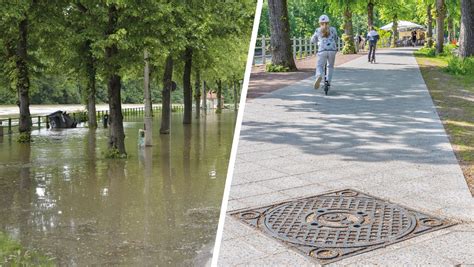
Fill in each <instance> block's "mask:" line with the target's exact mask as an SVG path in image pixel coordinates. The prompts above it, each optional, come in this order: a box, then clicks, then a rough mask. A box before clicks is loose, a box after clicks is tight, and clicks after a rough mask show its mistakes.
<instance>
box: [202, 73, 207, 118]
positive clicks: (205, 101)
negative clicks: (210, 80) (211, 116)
mask: <svg viewBox="0 0 474 267" xmlns="http://www.w3.org/2000/svg"><path fill="white" fill-rule="evenodd" d="M206 87H207V85H206V81H203V82H202V110H203V111H204V115H207V91H206V90H207V89H206Z"/></svg>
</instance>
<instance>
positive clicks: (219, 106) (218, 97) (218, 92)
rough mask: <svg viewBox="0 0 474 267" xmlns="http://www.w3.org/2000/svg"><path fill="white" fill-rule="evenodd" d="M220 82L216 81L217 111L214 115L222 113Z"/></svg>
mask: <svg viewBox="0 0 474 267" xmlns="http://www.w3.org/2000/svg"><path fill="white" fill-rule="evenodd" d="M221 97H222V81H221V80H220V79H219V80H217V109H216V113H222V99H221Z"/></svg>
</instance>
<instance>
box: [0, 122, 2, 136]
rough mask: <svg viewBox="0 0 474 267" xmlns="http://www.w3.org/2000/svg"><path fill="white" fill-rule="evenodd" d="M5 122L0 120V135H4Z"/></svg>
mask: <svg viewBox="0 0 474 267" xmlns="http://www.w3.org/2000/svg"><path fill="white" fill-rule="evenodd" d="M2 124H3V122H2V121H0V136H3V125H2Z"/></svg>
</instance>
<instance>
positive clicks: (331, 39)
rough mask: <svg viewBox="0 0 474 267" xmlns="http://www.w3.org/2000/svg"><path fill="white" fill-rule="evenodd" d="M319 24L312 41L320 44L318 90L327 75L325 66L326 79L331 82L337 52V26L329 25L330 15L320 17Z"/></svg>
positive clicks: (316, 82)
mask: <svg viewBox="0 0 474 267" xmlns="http://www.w3.org/2000/svg"><path fill="white" fill-rule="evenodd" d="M319 26H320V27H319V28H317V29H316V31H315V32H314V34H313V36H312V37H311V43H317V44H318V62H317V65H316V80H315V81H314V89H316V90H317V89H319V86H320V85H321V80H322V78H323V75H325V74H324V67H325V66H327V73H326V77H325V80H326V81H327V83H328V85H329V84H330V82H331V79H332V74H333V72H334V62H335V60H336V52H337V46H336V45H337V31H336V28H334V27H330V26H329V17H328V16H326V15H322V16H321V17H319Z"/></svg>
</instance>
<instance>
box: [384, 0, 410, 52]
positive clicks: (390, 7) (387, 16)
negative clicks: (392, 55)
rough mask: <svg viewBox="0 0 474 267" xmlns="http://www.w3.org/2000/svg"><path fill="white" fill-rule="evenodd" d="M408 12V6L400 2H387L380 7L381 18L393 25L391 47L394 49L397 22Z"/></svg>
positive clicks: (395, 0)
mask: <svg viewBox="0 0 474 267" xmlns="http://www.w3.org/2000/svg"><path fill="white" fill-rule="evenodd" d="M410 12H412V11H410V10H409V6H408V5H407V4H406V2H404V1H402V0H387V1H385V2H384V3H383V5H381V9H380V14H381V18H382V19H383V20H387V21H391V22H392V23H393V24H392V38H391V47H395V46H396V44H397V41H398V36H399V33H398V20H399V19H400V18H403V17H404V16H406V15H407V14H408V13H410Z"/></svg>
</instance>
